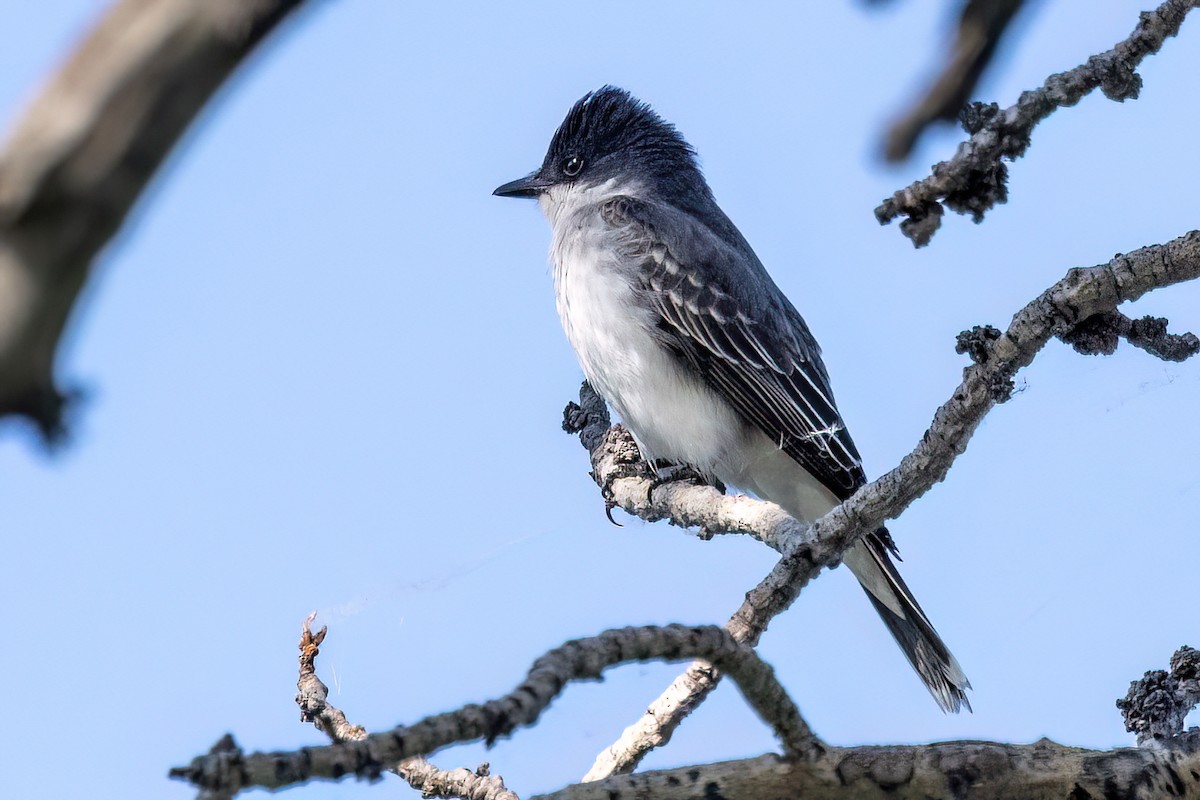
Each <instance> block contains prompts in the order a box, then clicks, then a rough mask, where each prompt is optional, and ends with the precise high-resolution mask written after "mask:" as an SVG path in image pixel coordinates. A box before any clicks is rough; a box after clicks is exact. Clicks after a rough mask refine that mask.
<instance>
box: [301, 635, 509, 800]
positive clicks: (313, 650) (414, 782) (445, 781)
mask: <svg viewBox="0 0 1200 800" xmlns="http://www.w3.org/2000/svg"><path fill="white" fill-rule="evenodd" d="M316 616H317V615H316V612H315V611H314V612H313V613H312V614H309V615H308V617H307V618H306V619H305V620H304V624H303V625H302V626H301V629H300V679H299V680H298V681H297V682H296V689H297V692H296V705H298V706H300V720H301V722H311V723H312V724H313V725H314V726H315V727H316V729H317V730H319V731H322V732H324V733H326V734H327V735H328V736H329V738H330V740H332V741H333V742H334V743H338V742H359V741H362V740H363V739H365V738H367V730H366V728H364V727H362V726H361V725H351V724H350V723H349V722H348V721H347V720H346V715H345V714H343V713H342V712H341V711H340V710H339V709H337V708H334V707H333V706H332V705H330V704H329V700H328V698H329V688H328V687H327V686H326V685H325V684H324V683H323V682H322V681H321V679H320V678H318V677H317V667H316V659H317V655H318V654H319V653H320V647H321V643H322V642H324V641H325V634H326V632H327V631H328V629H327V628H326V627H325V626H322V627H321V630H319V631H317V632H316V633H313V632H312V622H313V620H314V619H316ZM391 771H392V772H394V773H396V774H397V775H398V776H400V777H401V778H403V779H404V780H406V781H407V782H408V784H409V785H410V786H412V787H413V788H414V789H416V790H417V791H419V792H421V795H422V796H423V797H445V798H461V799H462V800H519V798H518V797H517V796H516V795H515V794H514V793H513V792H511V791H509V790H508V788H507V787H506V786H505V785H504V778H502V777H500V776H499V775H492V774H491V770H490V768H489V767H488V765H487V764H484V765H482V766H480V767H479V768H478V769H476V770H474V771H472V770H469V769H462V768H460V769H453V770H442V769H438V768H437V767H435V766H434V765H433V764H431V763H429V762H428V761H427V760H425V758H424V757H423V756H414V757H412V758H406V759H404V760H403V761H401V762H400V763H399V764H397V765H395V766H394V767H392V768H391Z"/></svg>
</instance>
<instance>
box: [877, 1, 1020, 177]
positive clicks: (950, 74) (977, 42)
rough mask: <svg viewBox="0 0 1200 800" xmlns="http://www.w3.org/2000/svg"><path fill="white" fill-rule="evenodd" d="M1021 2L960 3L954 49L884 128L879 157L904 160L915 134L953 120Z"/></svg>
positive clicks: (973, 87)
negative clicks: (913, 100)
mask: <svg viewBox="0 0 1200 800" xmlns="http://www.w3.org/2000/svg"><path fill="white" fill-rule="evenodd" d="M1024 3H1025V0H966V2H964V3H963V10H962V14H961V15H960V16H959V19H958V28H957V29H956V30H955V34H954V44H953V45H952V46H951V48H950V54H949V58H947V59H946V64H945V66H943V67H942V71H941V73H940V74H939V75H938V76H937V78H936V79H934V81H933V84H932V85H931V86H930V87H929V89H928V90H926V92H925V95H924V96H923V97H922V98H921V99H920V100H918V101H917V102H916V103H915V104H914V105H913V107H912V108H911V109H909V111H908V112H907V113H906V114H905V115H904V116H903V117H901V118H900V119H899V120H897V121H896V122H894V123H893V124H892V126H891V127H890V128H889V129H888V133H887V139H886V141H885V142H884V148H883V154H884V157H885V158H886V159H887V160H888V161H902V160H904V159H906V158H908V156H909V154H910V153H911V152H912V148H913V145H914V144H915V143H916V141H917V138H918V137H919V136H920V135H921V133H922V132H923V131H924V130H925V129H926V128H928V127H929V126H930V124H932V123H934V122H936V121H938V120H953V119H954V118H956V117H957V116H958V112H959V110H960V109H961V108H962V107H963V104H964V103H966V102H967V100H969V99H970V97H971V92H972V91H974V90H975V84H976V83H978V82H979V76H980V75H982V74H983V71H984V70H985V69H986V68H987V65H988V63H989V62H990V61H991V60H992V56H993V55H994V54H995V52H996V47H997V46H998V45H999V44H1000V40H1001V38H1003V36H1004V32H1005V31H1006V30H1008V26H1009V23H1010V22H1012V18H1013V17H1014V16H1016V14H1017V12H1018V11H1020V10H1021V6H1022V5H1024Z"/></svg>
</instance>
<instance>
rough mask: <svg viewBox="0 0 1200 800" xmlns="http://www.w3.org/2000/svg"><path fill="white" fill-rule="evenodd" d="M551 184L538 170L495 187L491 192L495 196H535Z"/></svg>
mask: <svg viewBox="0 0 1200 800" xmlns="http://www.w3.org/2000/svg"><path fill="white" fill-rule="evenodd" d="M551 185H552V182H551V181H548V180H546V179H545V178H543V177H542V176H541V172H540V170H539V171H538V172H532V173H530V174H528V175H526V176H525V177H524V178H517V179H516V180H515V181H509V182H508V183H506V184H504V185H503V186H499V187H497V188H496V191H494V192H492V194H494V195H496V197H537V196H538V195H539V194H541V193H542V192H544V191H545V190H546V189H549V188H550V186H551Z"/></svg>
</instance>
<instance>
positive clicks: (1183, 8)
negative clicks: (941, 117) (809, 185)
mask: <svg viewBox="0 0 1200 800" xmlns="http://www.w3.org/2000/svg"><path fill="white" fill-rule="evenodd" d="M1198 3H1200V0H1167V1H1166V2H1164V3H1163V4H1162V5H1160V6H1159V7H1158V8H1157V9H1155V10H1154V11H1148V12H1143V13H1142V15H1141V18H1140V19H1139V21H1138V24H1137V27H1136V28H1134V30H1133V33H1132V34H1130V35H1129V38H1127V39H1125V40H1124V41H1122V42H1119V43H1118V44H1117V45H1116V46H1115V47H1114V48H1113V49H1111V50H1109V51H1107V52H1105V53H1101V54H1099V55H1095V56H1092V57H1091V58H1089V59H1088V60H1087V62H1086V63H1084V64H1081V65H1079V66H1078V67H1076V68H1075V69H1073V70H1070V71H1069V72H1062V73H1059V74H1056V75H1051V76H1050V77H1049V78H1047V79H1046V82H1045V83H1044V84H1043V85H1042V86H1041V88H1039V89H1034V90H1032V91H1027V92H1023V93H1022V94H1021V96H1020V98H1019V99H1018V100H1017V102H1016V104H1015V105H1013V106H1010V107H1009V108H1006V109H1004V110H1003V111H1000V110H999V109H998V108H997V106H996V105H995V104H991V105H984V104H981V103H976V104H971V105H968V106H967V107H966V108H965V109H964V110H963V112H962V115H961V119H962V122H963V127H964V128H965V129H966V130H967V132H968V133H970V134H971V138H970V139H968V140H967V141H965V142H963V143H962V144H960V145H959V147H958V151H957V152H956V153H955V154H954V157H953V158H951V159H950V160H949V161H942V162H940V163H938V164H935V165H934V167H933V174H931V175H930V176H929V177H927V178H923V179H922V180H919V181H917V182H916V183H913V184H910V185H909V186H906V187H905V188H903V189H901V190H899V191H898V192H896V193H895V194H894V195H892V196H891V197H890V198H888V199H887V200H885V201H884V202H883V203H882V204H881V205H880V206H879V207H878V208H876V209H875V217H876V218H877V219H878V220H879V222H880V224H883V225H886V224H887V223H889V222H891V221H892V220H894V219H896V218H897V217H901V216H906V217H908V219H906V220H904V221H903V222H901V223H900V230H901V231H902V232H903V233H904V235H905V236H907V237H908V238H909V239H911V240H912V242H913V244H914V245H915V246H917V247H923V246H924V245H926V244H928V243H929V240H930V239H931V238H932V237H933V234H934V233H935V232H936V231H937V229H938V226H939V225H940V224H941V218H942V213H943V210H944V209H943V206H945V207H948V208H950V209H951V210H952V211H957V212H958V213H960V214H971V215H972V217H974V219H975V221H976V222H979V221H980V220H982V219H983V216H984V214H985V213H986V212H987V211H988V210H989V209H990V208H992V207H993V206H995V205H996V204H998V203H1003V202H1004V201H1005V200H1007V198H1008V189H1007V187H1006V181H1007V177H1008V172H1007V167H1006V166H1005V165H1004V163H1003V161H1002V159H1006V158H1007V159H1009V160H1015V159H1017V158H1020V157H1021V156H1022V155H1023V154H1024V153H1025V150H1026V149H1027V148H1028V147H1029V144H1030V136H1031V135H1032V133H1033V129H1034V128H1035V127H1036V126H1037V125H1038V123H1040V122H1041V121H1042V120H1044V119H1045V118H1046V117H1048V116H1050V114H1052V113H1053V112H1054V111H1056V110H1057V109H1059V108H1062V107H1064V106H1073V105H1075V104H1076V103H1078V102H1079V101H1080V99H1082V98H1083V97H1084V96H1085V95H1087V94H1089V93H1090V92H1092V91H1093V90H1095V89H1097V88H1099V89H1100V90H1101V91H1102V92H1104V96H1105V97H1108V98H1109V99H1111V100H1117V101H1124V100H1132V99H1135V98H1136V97H1137V96H1138V92H1139V91H1140V90H1141V86H1142V79H1141V77H1140V76H1139V75H1138V74H1137V73H1136V72H1134V70H1135V69H1137V67H1138V65H1139V64H1140V63H1141V62H1142V59H1144V58H1145V57H1146V56H1148V55H1151V54H1153V53H1157V52H1158V50H1159V48H1161V47H1162V45H1163V42H1164V41H1166V39H1167V38H1169V37H1171V36H1174V35H1175V34H1177V33H1178V32H1179V27H1180V26H1181V25H1182V24H1183V20H1184V17H1186V16H1187V13H1188V12H1189V11H1190V10H1192V9H1193V8H1195V7H1196V5H1197V4H1198Z"/></svg>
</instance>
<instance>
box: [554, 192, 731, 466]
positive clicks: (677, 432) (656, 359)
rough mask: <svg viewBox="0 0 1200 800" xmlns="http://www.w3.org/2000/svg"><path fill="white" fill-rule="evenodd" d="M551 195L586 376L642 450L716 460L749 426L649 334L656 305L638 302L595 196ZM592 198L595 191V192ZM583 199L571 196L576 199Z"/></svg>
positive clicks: (706, 462) (570, 321) (558, 293)
mask: <svg viewBox="0 0 1200 800" xmlns="http://www.w3.org/2000/svg"><path fill="white" fill-rule="evenodd" d="M580 199H582V198H571V197H563V196H562V194H559V196H558V197H551V198H549V199H548V200H544V201H543V204H542V205H543V209H544V210H545V211H546V214H547V216H548V217H549V218H550V221H551V224H552V226H553V228H554V241H553V244H552V245H551V252H550V255H551V260H552V262H553V266H554V289H555V300H556V303H557V306H558V314H559V317H560V319H561V320H562V324H563V329H564V330H565V331H566V334H567V338H568V340H570V342H571V346H572V347H573V348H574V349H575V354H576V356H577V357H578V358H579V363H580V365H581V366H582V367H583V372H584V375H585V376H586V377H587V379H588V382H589V383H590V384H591V385H592V387H593V388H595V390H596V391H597V392H599V393H600V395H601V396H602V397H603V398H604V399H605V400H607V401H608V402H609V404H611V405H612V407H613V409H614V410H616V412H617V413H618V414H619V415H620V417H621V419H622V421H623V422H624V423H625V424H626V425H627V426H628V427H629V429H630V431H631V432H632V433H633V435H634V436H635V438H637V440H638V443H639V445H641V447H642V449H643V451H644V452H643V455H646V456H647V457H650V458H664V459H668V460H671V461H675V462H682V463H687V464H691V465H693V466H695V467H699V468H700V469H703V470H706V471H710V472H717V473H720V472H724V471H725V469H718V466H722V467H723V466H724V462H725V460H726V459H727V457H728V454H729V453H730V452H731V451H734V452H736V451H737V450H738V448H737V447H735V444H736V443H738V442H740V441H741V438H742V437H743V436H744V434H745V431H744V424H743V423H742V422H741V420H740V419H739V418H738V416H737V415H736V414H735V413H734V411H733V410H732V409H731V408H730V407H729V406H728V405H727V404H726V403H725V402H724V401H723V400H722V399H720V398H719V397H718V396H717V395H716V394H714V393H713V392H712V391H711V390H709V389H708V388H707V387H706V386H705V385H704V384H703V383H702V382H701V381H700V380H699V379H698V378H697V377H695V376H693V375H691V374H689V373H688V372H687V371H686V370H685V369H684V368H683V367H682V365H680V364H679V363H677V361H676V359H675V357H674V356H673V355H671V354H670V353H669V352H667V351H666V350H665V349H664V348H663V347H662V346H661V345H659V344H658V342H657V341H655V340H654V338H653V336H652V333H651V332H652V331H653V330H654V325H655V322H656V313H655V312H654V310H653V309H652V308H650V307H649V306H647V305H646V304H645V303H644V302H639V298H638V297H637V296H636V294H635V291H634V288H633V286H632V285H631V282H630V281H631V280H632V279H633V277H634V276H635V275H636V265H633V264H628V265H625V264H622V263H620V261H619V258H620V255H619V252H618V250H617V248H616V245H617V241H616V236H615V235H614V233H613V232H612V230H611V228H609V227H608V226H607V225H606V224H605V223H604V221H603V220H602V219H601V218H600V215H599V211H598V207H597V206H596V205H595V204H594V203H581V202H578V200H580ZM589 199H593V198H589ZM573 200H574V201H576V202H572V201H573Z"/></svg>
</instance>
